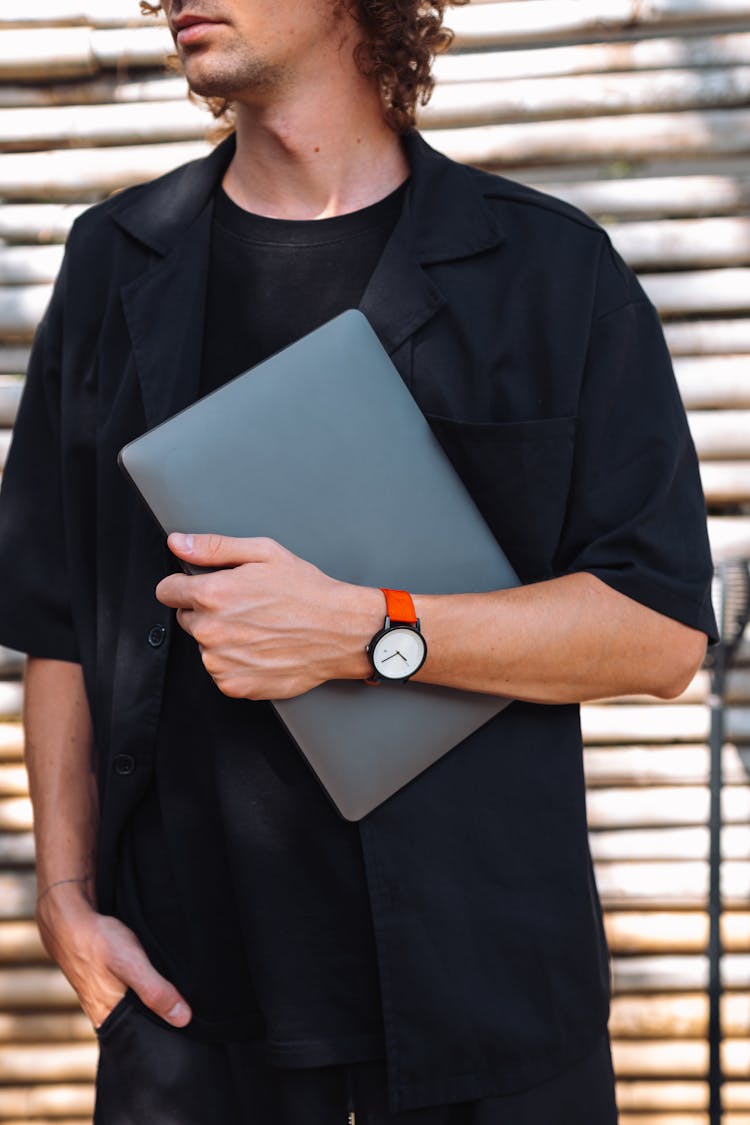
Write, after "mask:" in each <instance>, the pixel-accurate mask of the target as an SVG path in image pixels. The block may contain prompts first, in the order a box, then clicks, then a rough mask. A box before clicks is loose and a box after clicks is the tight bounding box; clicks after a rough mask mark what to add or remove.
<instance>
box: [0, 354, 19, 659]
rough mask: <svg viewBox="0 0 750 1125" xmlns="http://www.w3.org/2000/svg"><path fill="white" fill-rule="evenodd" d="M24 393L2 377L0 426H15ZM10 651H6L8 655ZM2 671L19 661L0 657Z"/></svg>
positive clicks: (11, 380) (9, 379)
mask: <svg viewBox="0 0 750 1125" xmlns="http://www.w3.org/2000/svg"><path fill="white" fill-rule="evenodd" d="M22 391H23V381H22V380H21V379H15V378H13V377H11V378H8V377H7V376H3V375H0V426H12V425H14V424H15V420H16V414H17V413H18V404H19V402H20V401H21V393H22ZM7 652H8V650H7V649H6V650H5V653H7ZM0 670H2V671H4V672H7V671H16V672H17V671H19V670H20V669H19V668H18V664H17V661H16V660H15V659H13V661H12V663H11V661H10V660H9V658H8V657H7V656H5V654H3V657H0Z"/></svg>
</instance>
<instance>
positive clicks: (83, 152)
mask: <svg viewBox="0 0 750 1125" xmlns="http://www.w3.org/2000/svg"><path fill="white" fill-rule="evenodd" d="M211 148H212V146H211V145H210V144H209V143H208V142H193V143H189V144H185V143H179V142H178V143H176V144H148V145H132V146H124V147H122V148H110V149H106V150H104V149H96V148H94V149H76V150H70V151H66V150H58V151H52V152H31V153H3V154H0V196H1V197H4V198H5V199H6V200H9V201H11V202H12V201H25V200H39V201H43V200H58V201H63V200H72V201H75V202H81V201H84V200H93V199H97V198H101V197H103V196H105V195H108V194H110V193H111V192H113V191H117V190H119V189H120V188H123V187H127V186H129V185H131V184H138V183H144V182H145V181H147V180H151V179H153V178H154V177H156V176H161V175H163V174H164V173H165V172H168V171H170V170H171V169H172V168H176V167H177V165H178V164H184V163H186V162H187V161H189V160H195V159H196V158H197V157H200V156H206V155H207V153H209V152H210V151H211Z"/></svg>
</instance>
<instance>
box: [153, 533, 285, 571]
mask: <svg viewBox="0 0 750 1125" xmlns="http://www.w3.org/2000/svg"><path fill="white" fill-rule="evenodd" d="M167 545H168V547H169V549H170V551H171V552H172V554H173V555H177V557H178V558H180V559H186V560H187V559H189V560H190V562H192V563H196V564H197V565H198V566H217V567H218V566H239V565H240V564H241V563H247V562H267V561H268V559H269V558H270V557H271V556H272V555H273V553H274V552H277V551H279V550H283V548H281V547H280V544H278V543H277V542H276V541H275V540H273V539H266V538H262V537H255V538H248V539H238V538H233V537H232V536H229V535H183V534H182V533H180V532H177V531H174V532H172V534H171V535H170V536H169V538H168V539H167Z"/></svg>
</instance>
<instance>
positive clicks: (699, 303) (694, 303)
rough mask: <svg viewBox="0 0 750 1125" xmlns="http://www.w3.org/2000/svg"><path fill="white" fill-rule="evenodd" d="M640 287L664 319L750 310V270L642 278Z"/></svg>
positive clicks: (697, 271)
mask: <svg viewBox="0 0 750 1125" xmlns="http://www.w3.org/2000/svg"><path fill="white" fill-rule="evenodd" d="M641 283H642V285H643V288H644V289H645V290H646V293H647V294H648V296H649V297H650V298H651V300H652V301H653V302H654V304H655V305H656V307H657V308H658V309H659V312H660V313H661V315H662V316H682V315H685V314H686V313H697V314H701V315H702V314H705V313H710V312H716V313H727V312H738V313H745V312H747V311H749V310H750V269H716V270H690V271H685V272H684V273H671V274H643V275H641Z"/></svg>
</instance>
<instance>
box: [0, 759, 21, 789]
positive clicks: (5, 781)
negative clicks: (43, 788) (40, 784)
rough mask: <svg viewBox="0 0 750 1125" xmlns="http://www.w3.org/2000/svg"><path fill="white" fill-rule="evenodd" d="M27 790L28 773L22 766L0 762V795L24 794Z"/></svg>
mask: <svg viewBox="0 0 750 1125" xmlns="http://www.w3.org/2000/svg"><path fill="white" fill-rule="evenodd" d="M27 792H28V775H27V773H26V769H25V767H24V766H22V765H20V764H18V765H17V764H16V763H12V764H10V765H6V764H3V763H0V796H25V795H26V793H27Z"/></svg>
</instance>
